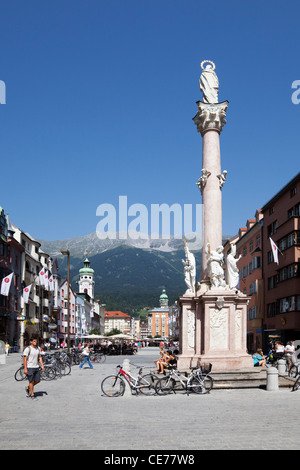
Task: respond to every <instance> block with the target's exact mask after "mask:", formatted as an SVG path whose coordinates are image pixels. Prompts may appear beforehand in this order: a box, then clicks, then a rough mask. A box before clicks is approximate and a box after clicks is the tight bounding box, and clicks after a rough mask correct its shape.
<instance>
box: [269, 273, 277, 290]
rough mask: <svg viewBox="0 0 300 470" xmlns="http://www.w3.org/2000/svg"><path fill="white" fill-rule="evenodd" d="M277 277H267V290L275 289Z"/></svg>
mask: <svg viewBox="0 0 300 470" xmlns="http://www.w3.org/2000/svg"><path fill="white" fill-rule="evenodd" d="M277 283H278V277H277V275H275V276H272V277H269V279H268V289H269V290H270V289H275V288H276V287H277Z"/></svg>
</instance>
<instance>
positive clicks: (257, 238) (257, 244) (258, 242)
mask: <svg viewBox="0 0 300 470" xmlns="http://www.w3.org/2000/svg"><path fill="white" fill-rule="evenodd" d="M259 245H260V235H257V236H256V246H259Z"/></svg>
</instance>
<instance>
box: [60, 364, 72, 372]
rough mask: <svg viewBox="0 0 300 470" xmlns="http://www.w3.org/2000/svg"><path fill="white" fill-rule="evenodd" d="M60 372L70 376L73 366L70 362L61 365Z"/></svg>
mask: <svg viewBox="0 0 300 470" xmlns="http://www.w3.org/2000/svg"><path fill="white" fill-rule="evenodd" d="M60 371H61V374H62V375H69V374H70V373H71V366H70V364H69V363H68V362H65V363H63V364H61V366H60Z"/></svg>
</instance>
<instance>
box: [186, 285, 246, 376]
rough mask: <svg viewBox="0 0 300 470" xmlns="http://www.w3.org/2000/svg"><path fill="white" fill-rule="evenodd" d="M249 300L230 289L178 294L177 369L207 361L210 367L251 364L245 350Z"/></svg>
mask: <svg viewBox="0 0 300 470" xmlns="http://www.w3.org/2000/svg"><path fill="white" fill-rule="evenodd" d="M203 287H204V285H202V288H203ZM206 287H207V286H206ZM204 290H205V287H204ZM248 302H249V297H247V296H246V295H244V294H242V293H238V294H236V293H235V291H232V290H229V289H228V290H227V289H207V290H206V291H205V292H203V293H202V294H200V295H199V296H195V297H187V296H183V297H180V298H179V299H178V304H179V306H180V309H181V317H180V321H181V322H180V337H181V339H182V340H181V341H180V354H179V356H178V368H179V369H187V368H189V367H190V366H197V365H198V366H199V364H201V363H209V362H211V363H212V364H213V370H237V369H244V368H248V367H253V360H252V357H251V356H250V355H249V354H247V352H246V347H247V346H246V345H247V343H246V341H247V304H248Z"/></svg>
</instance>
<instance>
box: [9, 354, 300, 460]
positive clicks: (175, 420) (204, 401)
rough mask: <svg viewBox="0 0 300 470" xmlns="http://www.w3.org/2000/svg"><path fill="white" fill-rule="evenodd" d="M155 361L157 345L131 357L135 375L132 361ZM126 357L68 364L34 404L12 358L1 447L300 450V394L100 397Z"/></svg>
mask: <svg viewBox="0 0 300 470" xmlns="http://www.w3.org/2000/svg"><path fill="white" fill-rule="evenodd" d="M156 357H158V349H155V348H145V349H141V350H140V351H139V353H138V354H137V355H136V356H129V357H128V359H129V360H130V362H131V372H133V375H134V374H135V373H137V369H136V368H135V367H134V365H133V364H136V365H144V366H145V373H146V372H148V370H149V369H150V367H151V368H153V360H154V359H155V358H156ZM124 358H125V357H124V356H121V357H120V356H118V357H114V356H111V357H107V361H106V363H105V364H95V365H94V369H93V370H92V369H89V368H88V367H86V368H83V369H79V368H78V366H74V367H73V368H72V372H71V375H69V376H66V377H63V378H61V379H57V380H54V381H50V382H47V381H42V382H41V383H40V384H39V385H37V386H36V388H35V391H36V395H37V396H38V398H39V400H38V401H31V400H30V399H27V398H26V397H25V391H24V388H25V384H26V383H25V382H24V381H23V382H17V381H15V379H14V373H15V371H16V369H17V368H18V366H19V363H20V355H19V354H12V355H11V356H10V357H8V358H7V361H6V364H5V365H4V364H1V365H0V384H1V387H0V403H1V405H0V422H1V428H0V449H2V450H5V449H20V450H21V449H45V450H46V449H48V450H52V449H61V450H63V449H64V450H70V449H77V450H81V449H84V450H89V449H94V450H100V449H101V450H139V449H142V450H147V449H148V450H163V451H167V450H174V449H176V450H178V451H179V450H202V449H203V450H204V449H205V450H212V449H224V450H227V449H228V450H229V449H234V450H235V449H236V450H238V449H245V450H246V449H269V450H272V449H276V450H280V449H299V424H300V416H299V415H300V413H299V411H300V391H299V392H291V391H290V389H288V388H284V389H279V390H278V391H276V392H270V391H266V390H262V389H247V390H212V391H211V393H210V394H208V395H203V396H199V395H196V394H191V395H189V396H187V395H186V394H184V393H177V394H176V395H174V394H172V395H168V396H162V397H160V396H152V397H147V396H141V395H140V396H137V397H136V396H131V395H126V396H123V397H119V398H108V397H105V396H103V395H102V392H101V388H100V385H101V381H102V380H103V378H104V377H105V376H107V375H110V374H113V373H114V372H115V367H116V365H117V364H120V363H122V361H123V360H124ZM278 430H280V432H279V434H278ZM276 435H277V436H278V437H275V436H276Z"/></svg>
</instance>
